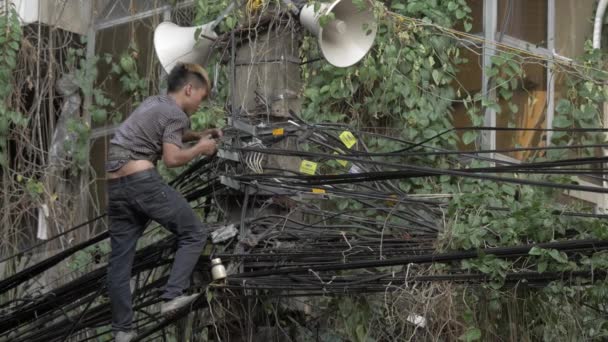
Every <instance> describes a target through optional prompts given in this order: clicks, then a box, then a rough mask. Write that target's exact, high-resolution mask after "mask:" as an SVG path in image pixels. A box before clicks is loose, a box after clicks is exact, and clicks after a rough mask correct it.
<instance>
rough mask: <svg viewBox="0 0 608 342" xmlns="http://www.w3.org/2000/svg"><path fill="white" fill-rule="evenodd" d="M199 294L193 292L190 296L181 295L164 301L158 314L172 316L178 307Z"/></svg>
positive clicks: (181, 306)
mask: <svg viewBox="0 0 608 342" xmlns="http://www.w3.org/2000/svg"><path fill="white" fill-rule="evenodd" d="M199 295H200V293H195V294H193V295H190V296H185V295H182V296H179V297H175V298H173V299H171V300H170V301H168V302H164V303H163V304H162V305H161V306H160V314H161V315H163V316H172V315H173V314H175V313H176V312H177V311H178V310H179V309H181V308H183V307H185V306H186V305H189V304H191V303H192V302H193V301H194V300H195V299H196V298H198V296H199Z"/></svg>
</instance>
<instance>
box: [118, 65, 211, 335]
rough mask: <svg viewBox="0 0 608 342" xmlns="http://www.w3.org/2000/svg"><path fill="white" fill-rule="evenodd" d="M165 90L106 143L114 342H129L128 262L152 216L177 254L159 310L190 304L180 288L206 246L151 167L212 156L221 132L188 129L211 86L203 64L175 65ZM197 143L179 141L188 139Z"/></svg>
mask: <svg viewBox="0 0 608 342" xmlns="http://www.w3.org/2000/svg"><path fill="white" fill-rule="evenodd" d="M167 83H168V84H167V86H168V94H167V95H165V96H152V97H149V98H147V99H146V100H145V101H144V102H143V103H142V104H141V105H140V106H139V107H137V108H136V109H135V111H134V112H133V113H132V114H131V115H130V116H129V117H128V118H127V119H126V120H125V121H124V122H123V123H122V124H121V125H120V127H119V128H118V130H117V131H116V134H115V136H114V138H112V140H111V141H110V144H111V145H110V149H109V152H108V163H107V164H106V171H107V178H108V197H109V204H108V216H109V219H110V239H111V246H112V252H111V255H110V265H109V268H108V291H109V296H110V302H111V306H112V331H113V332H114V336H115V339H116V341H120V342H127V341H130V340H131V339H133V338H134V337H135V336H136V334H135V332H134V331H133V330H132V327H131V323H132V320H133V309H132V307H131V306H132V303H131V289H130V279H131V267H132V265H133V258H134V255H135V248H136V245H137V240H138V239H139V237H140V236H141V235H142V233H143V231H144V229H145V227H146V225H147V223H148V221H149V220H154V221H156V222H158V223H160V224H161V225H162V226H163V227H165V228H166V229H168V230H169V231H171V232H172V233H173V234H175V235H176V236H177V245H178V248H177V252H176V253H175V260H174V262H173V266H172V268H171V273H170V275H169V280H168V282H167V285H166V287H165V289H164V293H163V294H162V296H161V298H162V299H163V300H164V302H163V304H162V305H161V313H162V314H165V315H170V314H172V313H174V312H175V311H176V310H177V309H179V308H182V307H184V306H185V305H188V304H190V303H191V302H192V301H193V300H194V299H195V298H196V295H191V296H186V295H184V294H183V291H184V290H185V289H186V288H188V286H189V285H190V284H189V283H190V275H191V273H192V270H193V269H194V266H195V264H196V262H197V260H198V258H199V256H200V254H201V252H202V250H203V247H204V245H205V241H206V239H207V232H206V231H205V229H204V228H203V225H202V223H201V222H200V220H199V219H198V217H197V216H196V214H195V213H194V211H193V210H192V208H191V207H190V205H189V204H188V202H187V201H186V200H185V199H184V198H183V196H181V194H179V193H178V192H177V191H176V190H175V189H173V188H171V187H170V186H168V185H167V184H166V183H164V182H163V181H162V179H161V177H160V175H159V174H158V173H157V171H156V169H155V164H156V161H157V160H158V159H162V161H163V162H164V163H165V165H166V166H167V167H178V166H182V165H185V164H186V163H188V162H189V161H191V160H192V159H194V158H195V157H197V156H200V155H206V156H211V155H213V154H214V153H215V151H216V142H215V140H213V139H210V138H208V136H211V137H213V138H219V137H221V135H222V132H221V131H220V130H217V129H212V130H206V131H204V132H202V133H196V132H191V131H187V130H188V129H189V126H190V119H189V117H190V115H192V114H193V113H194V112H196V110H197V109H198V107H199V105H200V104H201V102H202V101H203V100H204V99H206V98H207V96H208V94H209V92H210V91H211V83H210V81H209V76H208V74H207V72H206V71H205V69H203V68H202V67H201V66H199V65H196V64H178V65H176V66H175V67H174V68H173V70H172V71H171V73H170V74H169V76H168V79H167ZM192 139H194V140H196V139H199V140H198V142H197V143H196V144H195V145H194V146H192V147H185V146H183V144H182V142H183V141H187V140H192Z"/></svg>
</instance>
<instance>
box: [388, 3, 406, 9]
mask: <svg viewBox="0 0 608 342" xmlns="http://www.w3.org/2000/svg"><path fill="white" fill-rule="evenodd" d="M391 8H393V9H396V10H400V11H403V10H405V5H404V4H399V3H396V4H392V5H391Z"/></svg>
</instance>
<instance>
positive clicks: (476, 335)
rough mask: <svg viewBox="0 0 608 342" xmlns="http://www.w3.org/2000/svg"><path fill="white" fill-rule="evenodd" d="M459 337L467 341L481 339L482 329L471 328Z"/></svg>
mask: <svg viewBox="0 0 608 342" xmlns="http://www.w3.org/2000/svg"><path fill="white" fill-rule="evenodd" d="M458 339H459V340H462V341H466V342H471V341H479V339H481V330H479V328H469V329H467V331H466V332H465V333H464V334H463V335H462V336H460V337H459V338H458Z"/></svg>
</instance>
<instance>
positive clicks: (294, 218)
mask: <svg viewBox="0 0 608 342" xmlns="http://www.w3.org/2000/svg"><path fill="white" fill-rule="evenodd" d="M294 117H295V115H294ZM235 119H236V118H233V120H235ZM240 120H244V119H243V118H240ZM240 127H245V129H243V128H240V129H236V128H234V127H231V128H228V129H226V130H225V136H224V139H223V144H222V146H221V148H220V151H219V153H218V158H214V159H208V158H205V159H201V160H199V161H197V162H195V163H193V164H191V165H190V167H188V168H187V169H186V170H184V171H183V172H182V173H181V174H179V175H178V176H177V177H175V178H174V179H173V180H172V181H171V182H170V184H171V185H172V186H174V187H175V188H176V189H178V190H179V191H181V192H182V193H183V194H184V196H185V197H186V198H187V200H188V201H190V202H192V203H194V204H195V207H197V208H199V209H201V211H202V213H203V215H204V217H206V218H207V219H208V220H211V221H216V222H218V223H217V224H215V225H212V226H210V227H211V229H212V230H213V231H214V232H215V231H217V232H220V231H225V232H228V233H230V232H233V233H231V234H228V233H226V234H223V235H222V234H218V235H219V236H223V238H222V240H221V241H217V243H215V244H214V245H213V247H212V250H211V251H210V254H209V255H206V256H204V257H202V258H201V260H200V261H199V264H198V265H197V268H196V271H195V278H197V279H198V280H197V281H195V282H194V288H195V290H198V291H215V292H217V296H218V297H219V298H226V299H230V298H236V299H238V298H246V297H251V296H255V295H256V294H259V295H260V296H290V295H297V296H317V295H322V296H323V295H342V294H353V293H373V292H386V291H397V290H399V289H402V288H403V287H404V286H407V284H409V283H427V282H453V283H463V284H473V285H475V284H482V283H484V282H489V281H491V280H492V279H491V277H490V276H488V275H487V274H483V273H474V272H473V273H463V272H462V270H460V269H459V268H456V267H453V266H452V264H453V263H454V262H455V261H460V260H465V259H475V258H478V257H479V256H480V255H492V256H495V257H497V258H502V259H505V260H519V259H521V258H523V257H526V256H527V255H528V253H529V252H530V250H531V249H532V248H533V247H541V248H550V249H555V250H558V251H560V252H563V253H565V255H566V256H567V257H568V258H578V257H580V256H582V255H587V256H590V255H592V254H593V253H596V252H598V251H604V250H606V249H607V248H608V242H606V241H603V240H565V241H556V242H552V243H545V244H537V243H533V242H531V243H530V244H526V245H520V246H509V247H496V248H487V249H484V250H480V251H477V250H466V251H449V252H440V251H439V250H438V249H437V239H438V236H439V235H440V234H441V233H442V232H444V230H445V228H446V227H445V217H446V212H447V209H448V206H449V202H450V200H451V197H452V195H451V194H443V195H442V194H426V195H415V194H411V193H410V192H408V191H407V190H406V189H403V188H402V187H400V185H399V184H398V182H397V181H398V180H404V179H415V178H432V177H441V176H450V177H454V178H455V179H461V178H467V179H475V180H478V181H482V182H483V181H491V182H504V183H514V184H522V185H529V186H538V187H544V188H550V189H559V190H576V191H588V192H595V193H606V192H608V191H607V190H606V189H604V188H602V187H599V186H586V185H585V186H584V185H578V184H566V183H563V182H556V181H552V180H551V176H552V175H556V174H558V175H563V174H567V175H580V174H585V175H590V176H592V177H596V179H599V180H601V181H604V171H603V170H602V169H601V168H599V167H598V166H599V165H601V164H603V163H605V162H606V158H605V157H586V158H570V159H561V160H558V161H546V160H545V161H532V162H521V163H514V162H505V161H503V160H499V159H496V158H493V157H492V155H493V154H495V153H501V152H504V151H505V150H480V151H450V150H445V149H439V148H435V147H432V146H429V145H428V143H430V142H431V141H432V139H427V140H425V141H423V142H418V143H416V142H407V141H403V140H399V139H397V138H394V137H388V136H382V135H380V134H378V133H372V132H365V131H361V130H355V129H353V128H352V127H348V126H344V125H336V124H316V125H310V124H307V123H305V122H303V121H302V120H299V119H297V117H296V119H294V120H293V121H289V122H288V123H282V124H280V125H277V126H276V127H262V126H259V127H258V126H254V125H249V126H247V125H241V126H240ZM460 129H461V130H491V129H496V128H491V127H466V128H460ZM584 131H585V130H572V131H571V132H570V133H575V132H584ZM596 131H597V130H596ZM601 131H602V132H604V130H601ZM441 134H446V132H443V133H441ZM441 134H439V135H436V136H435V137H433V138H437V137H438V136H440V135H441ZM370 138H373V139H387V140H391V141H393V142H398V143H400V144H402V145H403V146H402V148H400V149H398V150H395V151H389V152H370V148H368V146H367V145H366V141H369V140H370ZM275 146H281V148H276V147H275ZM587 147H605V146H603V145H601V146H600V145H580V146H579V145H576V146H571V147H567V146H560V147H556V146H551V147H534V148H533V149H535V150H539V151H542V150H549V149H556V148H559V149H583V148H587ZM524 149H525V148H518V149H511V150H509V151H512V150H524ZM528 149H532V148H528ZM437 155H440V156H442V157H444V158H445V160H446V161H447V162H446V163H447V164H445V165H450V167H441V168H439V167H434V166H429V165H420V164H419V163H420V161H421V160H423V159H421V158H423V157H428V156H437ZM272 158H274V160H273V159H272ZM471 159H477V160H480V161H483V162H486V163H487V165H486V166H483V167H472V166H468V165H467V160H471ZM277 160H278V161H277ZM500 174H517V175H528V177H520V176H518V177H506V176H498V175H500ZM334 199H335V201H334ZM490 210H494V211H496V212H506V211H507V210H508V209H507V208H499V207H492V208H490ZM235 212H239V213H240V215H237V216H238V217H237V216H235V215H234V213H235ZM552 214H554V215H561V216H564V217H570V218H581V219H587V218H600V219H605V218H606V216H605V215H596V214H593V213H585V212H567V211H553V212H552ZM98 219H100V217H98V218H96V220H98ZM84 226H86V225H82V227H84ZM229 226H230V228H231V229H228V227H229ZM79 227H81V226H79ZM79 227H75V228H74V229H80V228H79ZM235 227H236V228H235ZM107 236H108V234H107V232H106V233H103V234H100V235H98V236H96V237H94V238H92V239H91V240H89V241H85V242H82V243H81V244H79V245H76V246H73V247H71V248H70V249H68V250H66V251H64V252H61V253H59V254H57V255H55V256H53V257H51V258H49V259H47V260H44V261H42V262H40V263H38V264H35V265H33V266H30V267H28V268H26V269H25V270H23V271H21V272H18V273H17V274H15V275H13V276H11V277H10V278H7V279H4V280H2V281H0V294H6V293H8V292H9V291H12V290H14V289H16V288H18V287H19V286H20V285H21V284H24V283H25V282H28V281H31V280H32V279H33V278H35V277H36V276H38V275H39V274H41V273H42V272H44V271H48V270H50V269H51V268H52V267H54V266H55V265H57V264H58V263H59V262H61V261H64V260H66V259H67V258H69V257H71V256H73V255H74V254H75V253H77V252H78V251H82V250H83V249H84V248H87V247H89V246H91V245H94V244H96V243H99V242H100V241H102V240H104V239H106V238H107ZM174 243H175V240H174V239H173V238H172V237H167V238H163V239H160V240H158V241H156V242H154V243H152V244H150V245H148V246H146V247H144V248H142V249H140V250H139V251H138V252H137V254H136V257H135V262H134V264H133V276H134V277H135V279H136V284H138V286H137V288H136V290H135V293H134V296H133V298H134V308H135V311H136V312H137V319H136V322H135V324H136V326H137V328H138V330H139V331H140V337H139V339H143V338H147V339H159V340H163V339H164V338H165V329H166V328H167V327H168V326H169V325H170V324H171V323H173V322H175V321H176V320H178V319H180V318H181V317H184V316H185V315H187V314H188V310H184V311H183V312H180V313H179V314H178V315H177V316H175V317H173V318H171V319H161V318H160V317H159V316H158V314H157V313H156V311H157V310H156V308H157V304H158V302H159V300H158V291H159V289H160V287H161V286H162V285H163V284H164V282H165V280H166V277H167V271H168V268H169V266H170V263H171V261H172V259H171V253H172V251H173V250H174ZM26 252H28V251H23V252H22V253H18V254H15V255H13V256H11V257H9V258H14V257H19V256H20V255H23V254H24V253H26ZM215 257H219V258H221V259H222V260H223V261H224V262H225V263H227V264H228V271H229V276H228V278H227V279H226V280H225V281H224V282H213V281H212V280H211V279H210V278H209V276H208V274H209V265H208V263H207V262H206V260H207V258H215ZM6 259H7V258H5V259H4V260H6ZM431 264H444V265H446V267H447V268H445V269H444V270H443V271H441V272H437V271H431V270H430V269H429V268H428V267H425V265H431ZM604 273H605V272H604ZM602 276H605V275H603V273H602V272H595V273H594V274H591V273H590V272H587V271H579V272H574V273H569V274H563V273H558V272H547V273H539V272H533V271H525V272H515V271H514V272H508V273H507V274H506V277H505V280H504V281H505V285H506V286H515V285H516V284H519V283H520V282H521V281H526V282H527V283H528V285H529V286H539V287H542V286H545V285H546V284H548V283H550V282H551V281H554V280H564V281H574V280H573V279H580V278H592V277H602ZM252 291H253V292H252ZM104 292H105V267H99V268H96V269H94V270H92V271H90V272H88V273H84V274H82V275H80V276H78V277H76V278H75V279H74V280H71V281H69V282H67V283H65V284H64V285H62V286H59V287H57V288H54V289H51V290H48V291H46V292H42V293H34V294H31V295H30V296H28V297H22V298H19V299H16V300H13V301H9V302H5V303H2V304H0V339H6V340H11V341H45V342H47V341H61V340H64V339H66V338H67V337H69V336H72V338H77V340H79V341H88V340H93V339H94V338H96V337H97V336H101V335H103V334H105V333H107V332H108V330H107V329H104V328H103V327H104V326H106V325H107V324H108V322H109V320H110V309H109V303H108V300H107V298H105V297H104ZM208 305H209V303H208V301H207V300H206V299H205V298H203V296H201V297H199V299H198V300H197V301H196V302H195V304H194V305H193V306H192V307H190V308H189V310H202V309H204V308H205V307H206V306H208ZM87 331H89V332H90V331H94V332H95V333H85V332H87Z"/></svg>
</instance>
